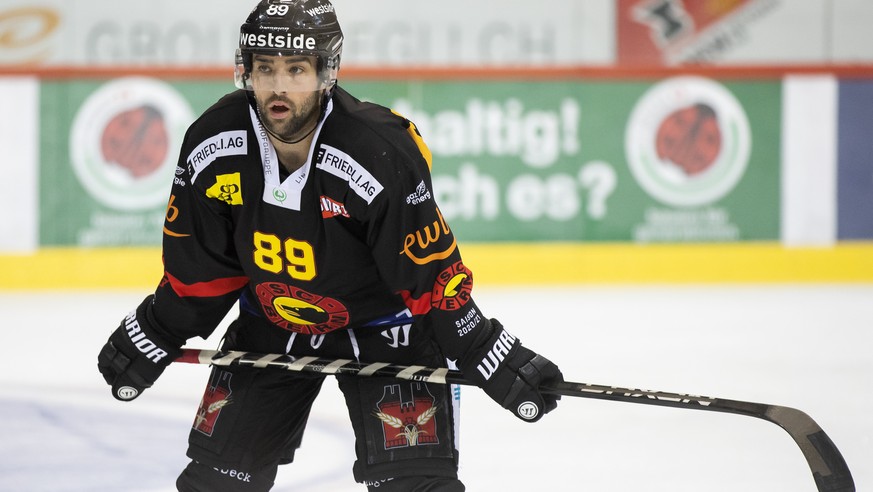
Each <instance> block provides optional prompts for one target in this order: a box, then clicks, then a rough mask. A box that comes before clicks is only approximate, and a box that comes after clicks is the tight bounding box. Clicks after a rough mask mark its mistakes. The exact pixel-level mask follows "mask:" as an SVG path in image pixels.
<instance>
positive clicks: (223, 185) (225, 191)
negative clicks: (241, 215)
mask: <svg viewBox="0 0 873 492" xmlns="http://www.w3.org/2000/svg"><path fill="white" fill-rule="evenodd" d="M206 196H208V197H209V198H215V199H217V200H221V201H223V202H225V203H227V204H228V205H242V204H243V198H242V187H241V185H240V178H239V173H233V174H219V175H218V176H216V177H215V184H214V185H212V186H210V187H209V188H208V189H207V190H206Z"/></svg>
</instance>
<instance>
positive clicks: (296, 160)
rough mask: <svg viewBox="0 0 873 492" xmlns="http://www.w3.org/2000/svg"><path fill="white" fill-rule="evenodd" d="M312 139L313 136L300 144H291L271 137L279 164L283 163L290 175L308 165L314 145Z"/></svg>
mask: <svg viewBox="0 0 873 492" xmlns="http://www.w3.org/2000/svg"><path fill="white" fill-rule="evenodd" d="M312 138H313V135H312V134H310V135H309V136H307V137H306V138H304V139H303V140H300V141H299V142H295V143H293V144H289V143H285V142H282V141H281V140H279V139H276V138H273V137H272V136H270V141H271V142H272V143H273V147H274V148H275V149H276V154H277V155H278V156H279V162H280V163H282V166H283V167H284V168H285V169H287V170H288V172H289V173H293V172H294V171H296V170H298V169H300V168H301V167H303V165H304V164H306V160H307V159H308V158H309V146H310V145H312Z"/></svg>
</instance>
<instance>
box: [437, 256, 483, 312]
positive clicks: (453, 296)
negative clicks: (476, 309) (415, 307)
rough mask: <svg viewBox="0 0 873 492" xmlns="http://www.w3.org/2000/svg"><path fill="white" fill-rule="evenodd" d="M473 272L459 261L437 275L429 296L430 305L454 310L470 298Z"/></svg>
mask: <svg viewBox="0 0 873 492" xmlns="http://www.w3.org/2000/svg"><path fill="white" fill-rule="evenodd" d="M472 290H473V273H472V272H471V271H470V270H468V269H467V267H466V266H464V264H463V263H461V262H460V261H459V262H457V263H455V264H454V265H452V266H450V267H448V268H446V269H445V270H443V271H442V272H440V274H439V275H438V276H437V280H436V283H435V284H434V286H433V292H432V296H431V301H430V303H431V306H433V307H435V308H437V309H440V310H443V311H455V310H458V309H461V308H462V307H464V305H465V304H467V302H468V301H469V300H470V292H472Z"/></svg>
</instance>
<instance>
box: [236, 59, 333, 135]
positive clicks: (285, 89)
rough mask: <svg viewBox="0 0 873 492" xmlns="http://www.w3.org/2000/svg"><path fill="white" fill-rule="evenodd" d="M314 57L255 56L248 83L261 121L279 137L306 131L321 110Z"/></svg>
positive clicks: (318, 82)
mask: <svg viewBox="0 0 873 492" xmlns="http://www.w3.org/2000/svg"><path fill="white" fill-rule="evenodd" d="M320 83H321V82H320V79H319V76H318V70H317V60H316V58H315V57H311V56H270V55H255V56H254V58H253V63H252V86H253V88H254V92H255V101H256V102H257V106H258V112H259V114H260V116H261V120H262V123H263V124H264V126H265V127H266V129H267V130H269V131H270V132H271V133H272V134H274V135H276V136H278V137H279V138H281V139H282V140H294V139H295V138H298V137H299V136H301V135H303V134H305V133H306V132H307V131H310V130H311V129H312V128H313V127H314V126H315V125H316V124H317V120H318V116H319V114H320V109H321V97H322V93H323V91H322V90H321V85H320Z"/></svg>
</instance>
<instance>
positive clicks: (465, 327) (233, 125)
mask: <svg viewBox="0 0 873 492" xmlns="http://www.w3.org/2000/svg"><path fill="white" fill-rule="evenodd" d="M325 113H326V115H325V117H324V118H323V119H322V121H321V123H320V124H319V126H318V127H317V128H316V130H315V133H314V138H313V142H312V146H311V148H310V154H309V159H308V162H307V163H306V164H305V165H303V166H302V167H301V168H300V169H298V170H297V171H296V172H293V173H291V174H290V175H288V174H287V173H286V172H284V171H283V172H280V169H281V164H280V163H279V161H278V159H277V157H276V154H275V150H274V148H273V146H272V144H271V143H270V141H269V139H268V137H267V133H266V132H265V130H264V129H263V127H262V126H261V123H260V121H259V120H258V118H257V116H256V113H255V112H254V110H253V108H252V106H251V105H250V103H249V99H248V96H247V94H246V93H245V92H244V91H237V92H234V93H231V94H229V95H227V96H225V97H224V98H222V99H221V100H220V101H219V102H217V103H216V104H215V105H214V106H212V107H211V108H210V109H208V110H207V111H206V112H205V113H204V114H203V115H202V116H201V117H200V118H198V119H197V121H195V122H194V123H193V124H192V125H191V127H190V128H189V129H188V132H187V134H186V136H185V140H184V143H183V146H182V150H181V153H180V157H179V165H178V167H177V169H176V178H175V181H174V184H173V187H172V193H171V196H170V200H169V206H168V208H167V215H166V220H165V225H164V240H163V255H164V256H163V260H164V269H165V272H164V277H163V279H162V281H161V283H160V285H159V287H158V288H157V291H156V293H155V299H154V302H153V304H152V306H151V307H150V308H149V314H150V318H151V319H152V320H153V321H154V323H155V324H156V325H157V326H155V328H156V329H158V330H159V331H160V332H162V333H163V334H164V335H166V336H168V337H170V338H171V339H174V340H176V341H178V342H179V343H183V342H184V341H186V340H187V339H189V338H192V337H194V336H201V337H204V338H205V337H207V336H209V334H210V333H212V331H213V330H214V329H215V328H216V326H217V325H218V323H219V322H220V321H221V320H222V319H223V317H224V316H225V315H226V313H227V312H228V310H229V309H230V308H231V307H232V305H233V304H234V303H235V302H236V301H237V300H240V305H241V307H242V308H243V309H245V310H248V311H250V312H252V313H255V314H257V315H258V316H262V317H263V318H264V319H266V320H269V321H270V322H271V323H273V324H274V325H276V326H278V327H280V328H282V329H285V330H288V331H290V332H296V333H303V334H322V333H329V332H332V331H335V330H344V329H349V328H354V329H357V328H362V327H368V326H373V327H378V326H392V325H399V324H403V323H409V322H411V321H412V320H413V319H414V320H420V319H421V317H425V316H427V317H429V322H431V323H432V326H434V328H435V331H438V332H439V336H438V341H439V342H440V345H441V346H442V347H443V351H444V352H445V353H446V355H447V356H449V357H452V358H455V357H458V356H459V355H460V354H461V353H462V352H463V351H464V350H465V349H466V347H468V346H469V345H470V344H471V343H472V340H471V339H472V338H473V333H475V332H476V331H478V330H477V328H478V327H479V326H482V325H483V323H484V317H483V316H481V315H480V313H479V312H478V308H477V307H476V306H475V303H474V302H473V300H472V298H471V296H470V295H471V290H472V286H473V276H472V273H471V272H470V271H469V269H467V268H466V267H465V266H464V264H463V262H462V260H461V255H460V253H459V250H458V244H457V241H456V239H455V236H454V235H453V234H452V231H451V229H450V228H449V225H448V224H447V223H446V221H445V220H444V218H443V217H442V215H441V214H440V210H439V208H438V207H437V204H436V202H435V197H434V193H433V188H432V185H431V176H430V165H431V162H430V160H431V157H430V153H429V151H428V150H427V147H426V145H425V144H424V142H423V141H422V139H421V136H420V135H419V134H418V131H417V130H416V128H415V126H414V124H412V123H411V122H410V121H408V120H406V119H405V118H403V117H401V116H399V115H396V114H394V113H392V112H391V111H390V110H388V109H386V108H384V107H381V106H378V105H375V104H370V103H364V102H361V101H359V100H357V99H355V98H354V97H352V96H351V95H350V94H349V93H347V92H346V91H344V90H343V89H342V88H340V87H336V88H335V89H334V91H333V96H332V98H331V99H330V100H329V101H328V103H327V106H326V109H325ZM484 324H485V325H486V326H487V323H484Z"/></svg>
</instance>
